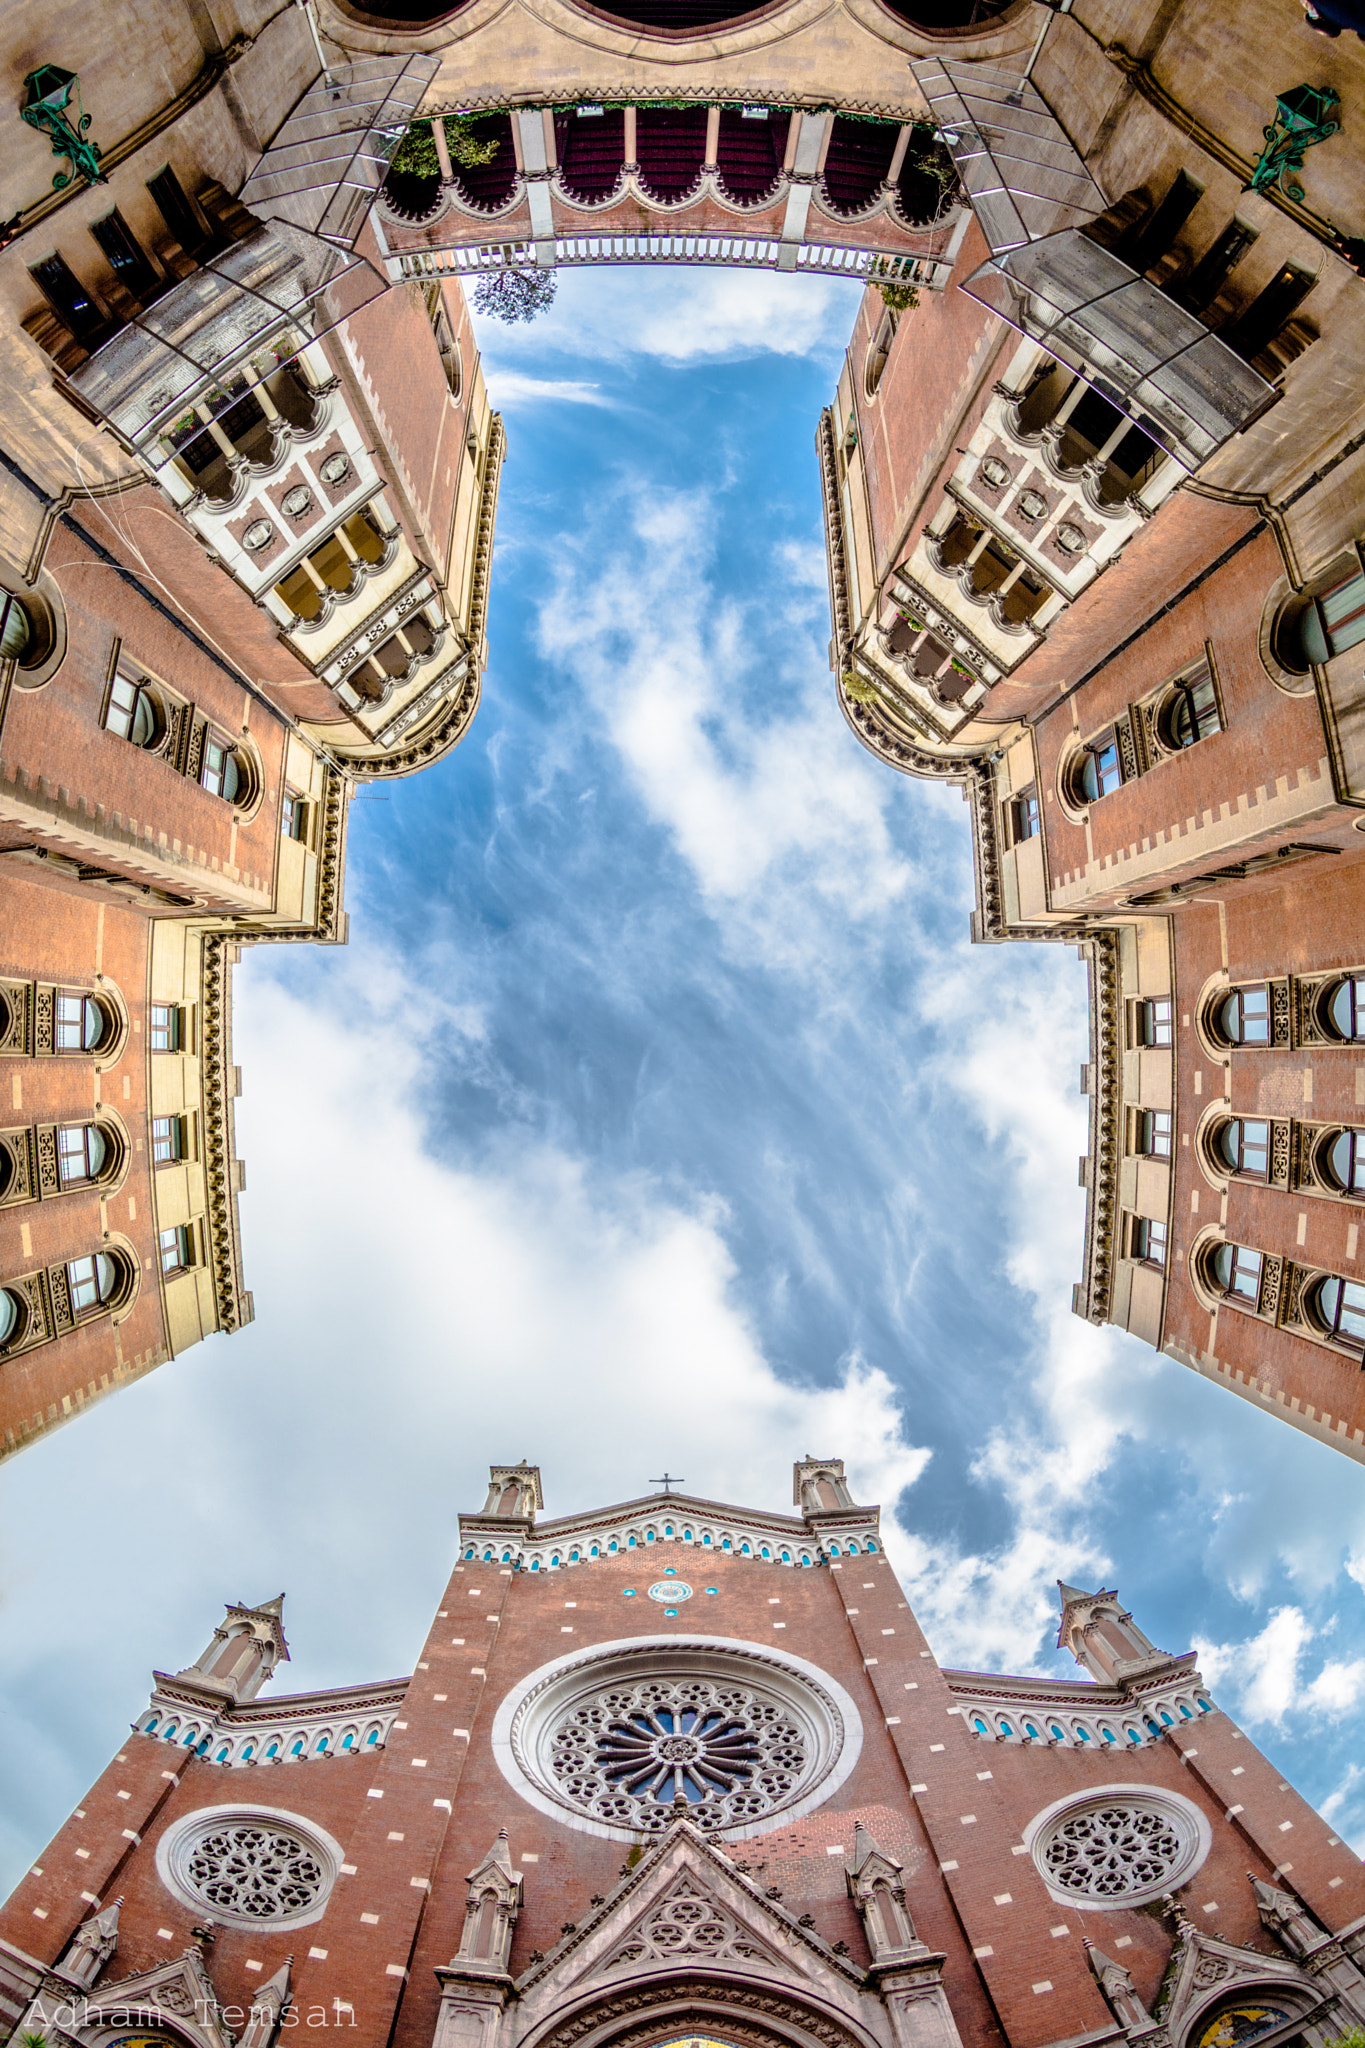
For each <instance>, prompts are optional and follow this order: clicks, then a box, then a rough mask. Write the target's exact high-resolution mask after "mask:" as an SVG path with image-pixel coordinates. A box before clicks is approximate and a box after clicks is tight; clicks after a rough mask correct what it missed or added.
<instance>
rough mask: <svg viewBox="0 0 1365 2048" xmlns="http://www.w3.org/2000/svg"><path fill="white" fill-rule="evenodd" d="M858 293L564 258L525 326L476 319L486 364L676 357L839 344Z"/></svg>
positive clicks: (807, 283)
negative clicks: (594, 265) (582, 264)
mask: <svg viewBox="0 0 1365 2048" xmlns="http://www.w3.org/2000/svg"><path fill="white" fill-rule="evenodd" d="M861 298H862V287H861V286H860V285H858V284H855V283H853V282H852V281H851V280H849V279H845V278H833V277H806V276H792V275H783V276H780V277H779V276H777V275H775V274H774V273H771V272H768V271H761V270H741V269H734V270H728V269H708V268H704V267H700V266H699V267H697V268H686V267H682V268H673V269H659V270H654V269H650V268H648V267H646V266H641V265H631V266H624V267H622V268H620V269H615V270H611V269H608V270H596V271H593V270H588V269H581V270H580V269H574V268H572V267H568V268H565V269H562V270H561V271H560V273H559V290H558V293H557V295H556V298H555V303H554V305H553V306H552V308H551V309H550V311H549V312H548V313H545V314H542V315H541V316H540V318H539V319H537V320H534V321H532V322H530V323H528V324H527V325H526V326H525V327H524V328H523V327H507V326H504V325H503V324H502V323H500V322H498V321H495V320H489V319H479V320H477V321H476V323H475V324H476V327H477V330H478V335H479V342H480V346H481V347H482V348H483V350H484V351H485V354H486V356H487V358H488V359H489V360H490V361H492V362H493V363H495V364H496V363H498V362H500V361H503V360H507V359H524V358H527V357H534V358H535V359H536V360H537V361H545V360H547V359H548V358H549V357H550V356H552V355H555V354H559V355H564V356H575V355H576V356H586V357H592V358H595V359H597V360H599V361H603V362H621V361H624V360H625V359H626V358H628V357H630V356H633V355H643V356H652V357H654V358H655V359H656V360H658V361H660V362H663V363H667V364H674V365H676V364H683V363H696V362H703V361H708V360H709V361H734V360H737V359H742V358H745V357H752V356H757V355H781V356H809V355H812V354H814V353H815V352H816V351H817V350H819V349H829V348H836V347H842V345H843V343H844V341H845V339H846V337H847V335H848V332H849V330H850V328H851V327H852V325H853V316H854V314H855V312H856V311H857V308H858V304H859V301H860V300H861ZM491 382H492V380H491V379H490V383H491Z"/></svg>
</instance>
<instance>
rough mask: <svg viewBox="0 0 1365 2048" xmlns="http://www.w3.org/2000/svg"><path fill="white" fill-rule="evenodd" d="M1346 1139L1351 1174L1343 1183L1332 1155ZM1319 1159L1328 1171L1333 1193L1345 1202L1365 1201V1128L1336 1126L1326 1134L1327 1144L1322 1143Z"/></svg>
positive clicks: (1326, 1177) (1354, 1125) (1326, 1174)
mask: <svg viewBox="0 0 1365 2048" xmlns="http://www.w3.org/2000/svg"><path fill="white" fill-rule="evenodd" d="M1343 1139H1345V1140H1346V1142H1347V1145H1348V1147H1349V1151H1348V1157H1349V1160H1350V1174H1349V1177H1348V1178H1347V1179H1346V1180H1345V1181H1341V1180H1340V1179H1339V1177H1338V1174H1337V1169H1336V1166H1335V1165H1334V1164H1333V1160H1332V1155H1333V1153H1334V1152H1335V1151H1336V1149H1337V1146H1338V1145H1340V1144H1341V1142H1342V1140H1343ZM1319 1158H1320V1160H1321V1162H1322V1165H1323V1167H1325V1169H1326V1171H1325V1172H1324V1174H1323V1178H1324V1179H1329V1184H1330V1185H1331V1186H1332V1188H1333V1192H1334V1193H1336V1194H1338V1195H1339V1196H1341V1198H1342V1199H1343V1200H1345V1201H1365V1128H1362V1127H1361V1126H1360V1125H1359V1124H1336V1125H1333V1126H1332V1128H1331V1130H1329V1131H1328V1132H1327V1133H1326V1142H1325V1143H1320V1147H1319Z"/></svg>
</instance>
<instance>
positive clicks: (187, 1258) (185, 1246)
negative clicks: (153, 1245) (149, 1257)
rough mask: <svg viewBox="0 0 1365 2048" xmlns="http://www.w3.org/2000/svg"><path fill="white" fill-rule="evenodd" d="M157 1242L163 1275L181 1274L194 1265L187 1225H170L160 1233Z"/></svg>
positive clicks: (191, 1237) (189, 1232) (190, 1234)
mask: <svg viewBox="0 0 1365 2048" xmlns="http://www.w3.org/2000/svg"><path fill="white" fill-rule="evenodd" d="M158 1242H159V1244H160V1247H161V1270H162V1272H163V1273H183V1272H184V1271H185V1268H186V1267H187V1266H192V1265H193V1264H194V1238H193V1235H192V1233H191V1231H190V1229H189V1226H188V1225H187V1224H184V1223H175V1224H172V1226H171V1228H170V1229H169V1230H163V1231H162V1232H161V1235H160V1238H159V1240H158Z"/></svg>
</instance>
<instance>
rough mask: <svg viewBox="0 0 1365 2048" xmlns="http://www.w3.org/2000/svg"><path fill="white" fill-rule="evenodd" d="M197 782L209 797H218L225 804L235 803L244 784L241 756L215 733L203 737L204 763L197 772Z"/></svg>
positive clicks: (244, 777)
mask: <svg viewBox="0 0 1365 2048" xmlns="http://www.w3.org/2000/svg"><path fill="white" fill-rule="evenodd" d="M199 781H200V785H201V787H202V788H204V789H206V790H207V791H208V793H209V795H210V796H220V797H222V798H223V799H224V801H225V802H226V803H233V802H235V801H236V798H237V794H238V792H239V790H241V789H242V788H243V786H244V784H245V782H246V774H245V769H244V765H243V762H242V757H241V755H240V754H239V753H238V751H237V749H236V748H235V747H234V746H231V745H230V744H229V742H228V741H227V740H224V739H220V738H219V737H218V735H217V733H213V732H209V733H205V735H204V762H203V766H202V767H201V768H200V770H199Z"/></svg>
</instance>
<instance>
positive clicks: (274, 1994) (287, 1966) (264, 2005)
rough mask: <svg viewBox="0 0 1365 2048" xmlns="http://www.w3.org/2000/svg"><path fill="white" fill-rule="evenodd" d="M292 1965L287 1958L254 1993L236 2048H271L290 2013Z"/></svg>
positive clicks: (291, 1961) (289, 1958) (291, 1958)
mask: <svg viewBox="0 0 1365 2048" xmlns="http://www.w3.org/2000/svg"><path fill="white" fill-rule="evenodd" d="M293 1962H294V1958H293V1956H292V1955H288V1956H286V1957H285V1959H284V1961H283V1962H282V1963H281V1964H280V1967H279V1969H278V1970H276V1972H275V1974H274V1976H273V1977H271V1978H270V1979H269V1981H268V1982H267V1983H265V1984H262V1985H261V1986H260V1987H259V1988H258V1990H257V1991H256V1994H255V1996H254V1997H253V1998H252V2001H251V2010H250V2012H249V2013H248V2014H247V2023H246V2029H245V2031H244V2033H243V2035H242V2038H241V2041H240V2043H239V2044H238V2048H270V2043H271V2042H272V2041H273V2040H274V2038H275V2035H276V2034H277V2033H278V2031H279V2027H280V2022H281V2020H282V2019H283V2018H284V2015H285V2013H286V2012H287V2011H288V2009H289V1974H290V1971H291V1969H292V1967H293Z"/></svg>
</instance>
